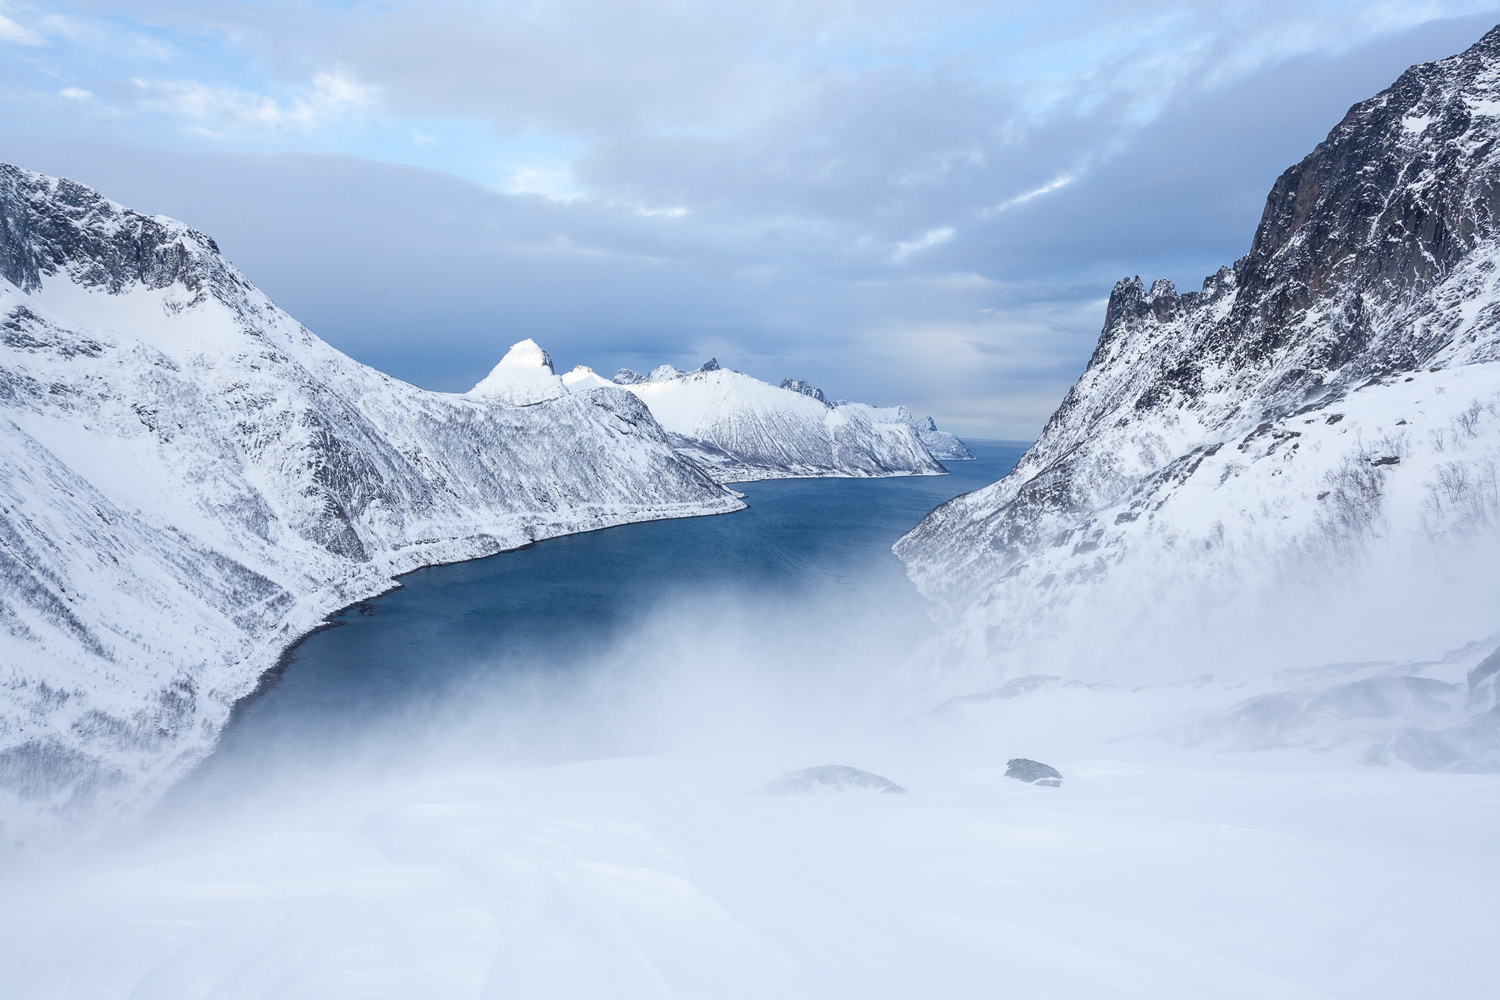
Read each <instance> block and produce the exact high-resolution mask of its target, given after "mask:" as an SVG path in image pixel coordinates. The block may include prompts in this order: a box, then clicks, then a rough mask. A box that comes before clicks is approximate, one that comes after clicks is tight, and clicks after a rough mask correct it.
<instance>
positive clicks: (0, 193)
mask: <svg viewBox="0 0 1500 1000" xmlns="http://www.w3.org/2000/svg"><path fill="white" fill-rule="evenodd" d="M58 275H63V276H66V277H67V278H68V280H70V281H72V282H74V283H76V284H78V285H81V286H83V287H85V288H88V289H91V290H100V289H102V290H104V291H107V292H109V293H111V294H119V293H120V292H123V291H125V290H127V289H129V288H131V287H134V286H137V285H144V286H145V287H147V288H152V289H164V288H168V287H170V286H173V285H180V286H182V287H183V288H185V289H186V290H187V291H188V292H190V293H192V302H198V301H201V300H202V297H203V296H204V295H205V294H212V295H215V296H217V297H218V298H220V299H221V300H224V301H226V302H229V303H231V304H236V305H243V302H242V301H241V300H242V298H243V293H244V291H245V290H246V289H248V288H249V282H247V281H246V280H245V279H244V278H243V276H241V275H240V274H239V272H237V271H235V270H234V267H233V265H231V264H230V263H229V262H228V261H227V260H225V259H224V258H223V257H222V256H221V255H220V252H219V246H218V244H217V243H215V242H214V241H213V240H212V239H210V238H209V237H208V236H206V235H204V234H203V233H200V232H199V231H198V230H196V229H193V228H191V227H189V226H186V225H184V224H183V223H181V222H178V221H176V220H175V219H169V218H166V217H165V216H159V215H158V216H148V215H141V214H140V213H139V212H133V211H131V210H130V209H128V208H125V207H124V206H122V205H119V204H117V203H115V202H113V201H110V200H109V199H108V198H105V197H104V196H103V195H101V194H99V192H97V191H95V190H93V189H92V188H88V187H85V186H84V185H82V184H79V183H78V182H76V181H71V180H68V179H67V178H62V177H48V176H46V175H44V174H39V173H36V172H34V171H31V170H25V169H23V168H21V167H17V166H14V165H12V164H9V163H0V277H3V278H4V279H5V280H7V281H9V282H10V283H11V284H13V285H15V286H16V287H17V288H19V289H20V290H21V291H23V292H26V293H28V294H30V293H33V292H36V291H38V290H39V289H41V287H42V285H43V283H44V281H45V280H46V279H47V278H49V277H54V276H58ZM180 304H182V305H186V304H188V303H185V302H184V303H180Z"/></svg>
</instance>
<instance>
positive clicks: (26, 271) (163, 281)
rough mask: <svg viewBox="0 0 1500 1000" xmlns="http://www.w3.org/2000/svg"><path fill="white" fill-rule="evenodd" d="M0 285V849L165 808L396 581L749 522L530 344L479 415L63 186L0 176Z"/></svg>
mask: <svg viewBox="0 0 1500 1000" xmlns="http://www.w3.org/2000/svg"><path fill="white" fill-rule="evenodd" d="M0 278H3V280H0V821H3V822H4V825H5V830H4V835H5V836H9V837H14V836H17V835H18V828H19V827H21V826H24V825H25V823H26V822H27V817H28V816H37V815H54V816H55V815H58V814H59V813H68V812H76V813H86V812H89V811H90V810H92V809H94V808H96V807H99V806H104V805H109V804H112V803H116V802H120V801H124V800H132V801H136V802H141V801H145V800H147V799H149V798H150V795H151V793H152V792H154V791H157V790H159V789H160V788H162V787H163V786H164V784H165V783H166V782H168V781H170V780H171V779H172V778H173V777H174V776H176V775H178V774H180V773H181V771H182V770H183V769H184V768H185V767H187V766H188V765H189V764H190V763H191V762H192V761H193V760H195V759H196V758H197V757H198V756H199V755H201V754H202V753H203V752H204V750H205V749H206V748H207V747H208V746H209V745H211V743H212V741H213V739H214V737H215V735H216V733H217V732H218V730H219V728H220V726H221V725H222V724H223V722H224V720H225V718H226V717H227V714H228V711H229V708H230V706H231V705H232V704H233V703H234V702H235V700H237V699H238V698H240V697H242V696H243V695H245V694H246V693H247V692H249V691H250V690H251V689H252V688H253V687H254V686H255V684H256V682H257V678H258V677H259V676H260V675H261V673H262V672H263V671H265V670H266V669H267V668H268V667H270V666H272V665H273V664H274V663H275V661H276V658H277V656H278V654H279V652H280V650H281V649H282V647H283V646H284V645H285V644H286V643H287V642H288V641H289V640H291V639H293V638H295V637H296V636H297V635H298V634H300V633H302V632H304V631H305V630H307V629H308V628H310V627H312V626H313V625H315V624H316V623H317V622H318V621H319V619H321V618H322V617H323V616H324V615H326V614H327V613H328V612H330V611H332V610H335V609H337V608H339V607H342V606H344V605H346V604H348V603H350V602H351V601H354V600H357V599H359V598H362V597H366V596H369V595H371V594H374V593H377V592H379V591H382V590H384V589H386V588H388V587H389V586H390V585H391V580H392V577H393V576H395V575H396V574H399V573H402V572H406V571H408V570H411V569H414V568H416V567H418V566H422V565H426V564H431V563H437V562H445V561H452V560H457V559H466V558H471V557H475V556H482V555H488V554H491V553H494V552H497V551H500V550H502V549H505V548H510V547H514V546H519V545H523V544H526V543H527V542H529V541H531V540H533V539H536V538H541V537H547V536H551V535H557V534H562V533H565V532H571V531H580V530H585V529H589V528H597V527H601V526H604V525H610V524H619V523H622V522H626V521H632V520H641V519H647V518H659V517H673V516H682V515H688V514H705V513H716V512H721V511H728V510H734V509H737V508H738V507H740V506H742V505H741V504H740V503H739V502H738V501H737V500H736V499H735V498H734V497H732V496H731V495H729V494H728V493H727V491H725V490H723V489H722V488H721V487H719V486H718V485H717V484H715V483H713V482H712V481H711V480H710V479H709V478H708V477H706V476H705V475H704V474H703V473H702V471H701V470H699V469H697V468H696V467H694V466H693V465H691V464H690V463H687V462H684V461H683V460H682V459H681V458H680V456H678V455H677V454H676V453H675V452H674V450H673V449H672V447H671V445H670V443H669V442H668V440H667V438H666V436H665V435H664V433H663V432H662V431H661V429H660V428H659V427H658V426H657V424H656V423H655V422H654V421H653V420H652V419H651V416H650V413H649V412H648V411H647V409H646V407H645V406H643V405H642V404H641V403H640V402H639V401H638V400H637V399H636V398H635V397H633V396H632V395H630V394H629V393H627V392H625V391H623V390H620V389H616V388H611V389H601V390H598V391H593V392H585V393H580V394H575V395H568V394H566V393H564V392H563V391H562V389H561V380H559V379H557V378H556V376H552V375H551V374H550V371H547V372H545V373H544V372H543V371H542V370H541V368H542V366H541V364H540V360H541V358H544V357H545V355H542V354H541V352H540V349H539V348H536V347H535V345H534V344H529V342H528V343H526V344H522V345H517V348H516V349H514V350H513V351H512V353H511V354H510V355H508V356H507V359H506V361H505V362H502V363H501V365H500V367H499V368H497V370H496V373H495V374H492V375H491V377H490V378H489V379H486V380H485V382H484V383H482V384H481V387H480V388H481V389H485V391H484V392H478V391H476V393H474V394H472V395H470V396H467V397H465V396H453V395H446V394H439V393H432V392H426V391H423V390H420V389H417V388H415V387H413V386H410V385H407V384H405V383H402V382H399V381H397V380H395V379H392V378H390V377H388V376H385V375H383V374H381V373H379V372H376V371H374V370H372V369H369V368H366V367H364V366H362V365H360V364H358V363H356V362H354V361H352V360H351V359H349V358H347V357H345V356H344V355H342V354H340V353H338V352H337V351H335V350H333V349H332V348H331V347H329V346H328V345H326V344H324V343H323V342H322V341H320V340H318V339H317V338H316V337H314V336H313V335H312V334H311V333H309V332H308V331H307V330H306V329H304V328H303V327H302V326H300V325H299V324H298V323H296V322H295V321H294V320H293V319H291V317H289V316H287V315H286V314H285V313H283V312H281V311H280V310H279V309H277V308H276V306H275V305H274V304H273V303H272V302H271V301H270V300H269V299H267V298H266V296H265V295H263V294H262V293H261V292H259V291H258V290H257V289H256V288H255V287H254V286H253V285H251V284H250V283H249V282H248V281H247V280H246V279H245V278H244V277H243V276H241V275H240V274H239V272H238V271H236V270H235V269H234V267H233V266H232V265H230V264H229V262H228V261H226V260H225V259H224V258H223V257H222V256H220V254H219V252H218V248H217V247H216V246H215V245H214V243H213V241H212V240H210V239H208V238H207V237H206V236H204V235H202V234H201V233H198V232H196V231H194V230H191V229H189V228H187V227H185V226H183V225H181V224H180V223H177V222H174V221H172V220H169V219H165V218H160V217H156V218H147V217H144V216H141V215H138V214H136V213H134V212H130V211H128V210H126V209H123V208H121V207H120V206H119V205H116V204H114V203H112V202H109V201H107V200H106V199H104V198H102V197H101V196H100V195H98V194H97V193H95V192H93V191H91V190H89V189H87V188H85V187H82V186H81V185H78V184H75V183H73V182H70V181H66V180H56V179H53V178H48V177H43V176H41V175H39V174H34V173H30V172H28V171H24V170H20V169H17V168H15V167H10V166H0ZM538 355H540V358H539V357H538ZM517 372H519V374H517ZM512 376H514V377H512ZM549 379H550V380H551V382H552V383H554V384H555V388H556V391H555V393H553V395H555V396H557V397H558V398H551V399H548V398H547V392H546V390H547V386H548V380H549ZM486 387H488V388H486ZM490 390H494V391H493V392H491V391H490ZM523 397H524V398H523ZM538 398H540V399H543V400H544V401H541V402H537V403H536V405H530V406H522V407H511V406H502V405H496V403H495V402H492V401H490V400H492V399H504V400H507V401H512V402H534V401H536V400H537V399H538Z"/></svg>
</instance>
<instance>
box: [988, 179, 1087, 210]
mask: <svg viewBox="0 0 1500 1000" xmlns="http://www.w3.org/2000/svg"><path fill="white" fill-rule="evenodd" d="M1081 175H1082V171H1071V172H1069V173H1065V174H1059V175H1058V176H1056V177H1054V178H1052V179H1051V180H1050V181H1048V182H1047V183H1045V184H1043V185H1042V186H1041V187H1038V188H1032V189H1031V190H1030V191H1027V192H1025V193H1024V194H1018V195H1016V196H1015V197H1014V198H1007V199H1005V200H1004V201H1002V202H1000V204H998V205H991V206H990V207H989V208H987V209H985V210H984V211H983V212H982V213H981V214H982V215H984V216H991V215H998V214H1000V213H1001V212H1003V211H1005V210H1006V209H1008V208H1015V207H1016V206H1017V205H1024V204H1025V203H1026V202H1028V201H1031V200H1033V199H1035V198H1040V197H1042V196H1043V195H1046V194H1051V193H1052V192H1053V191H1057V190H1060V189H1062V188H1065V187H1067V186H1068V185H1069V184H1072V183H1073V182H1074V181H1076V180H1077V179H1078V178H1079V177H1080V176H1081Z"/></svg>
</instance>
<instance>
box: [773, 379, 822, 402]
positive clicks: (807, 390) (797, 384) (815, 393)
mask: <svg viewBox="0 0 1500 1000" xmlns="http://www.w3.org/2000/svg"><path fill="white" fill-rule="evenodd" d="M781 387H782V388H783V389H790V390H791V391H792V392H800V393H802V395H804V396H811V397H812V398H813V399H816V400H817V401H818V402H820V403H822V404H823V405H824V406H832V405H833V404H832V403H830V402H829V401H828V397H827V396H825V395H823V390H822V389H819V388H818V387H817V386H815V385H813V384H812V383H811V382H804V381H802V380H801V379H800V378H784V379H782V380H781Z"/></svg>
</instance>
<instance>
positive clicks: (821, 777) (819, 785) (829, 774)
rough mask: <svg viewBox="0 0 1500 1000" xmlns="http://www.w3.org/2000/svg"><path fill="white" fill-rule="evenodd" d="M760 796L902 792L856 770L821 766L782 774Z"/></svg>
mask: <svg viewBox="0 0 1500 1000" xmlns="http://www.w3.org/2000/svg"><path fill="white" fill-rule="evenodd" d="M759 791H760V793H761V794H762V795H809V794H813V793H816V792H885V793H887V794H895V795H899V794H901V793H904V792H905V791H906V789H904V788H902V787H901V786H900V785H898V784H896V783H895V782H894V781H892V780H891V779H889V778H882V777H881V776H880V775H878V774H871V773H870V772H869V771H861V770H860V769H859V768H857V767H845V766H844V765H842V764H824V765H822V766H821V767H809V768H806V769H805V770H801V771H793V772H791V773H790V774H783V775H782V776H781V777H779V778H777V779H776V780H775V781H772V782H770V783H769V784H767V785H764V786H762V787H761V788H760V789H759Z"/></svg>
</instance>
